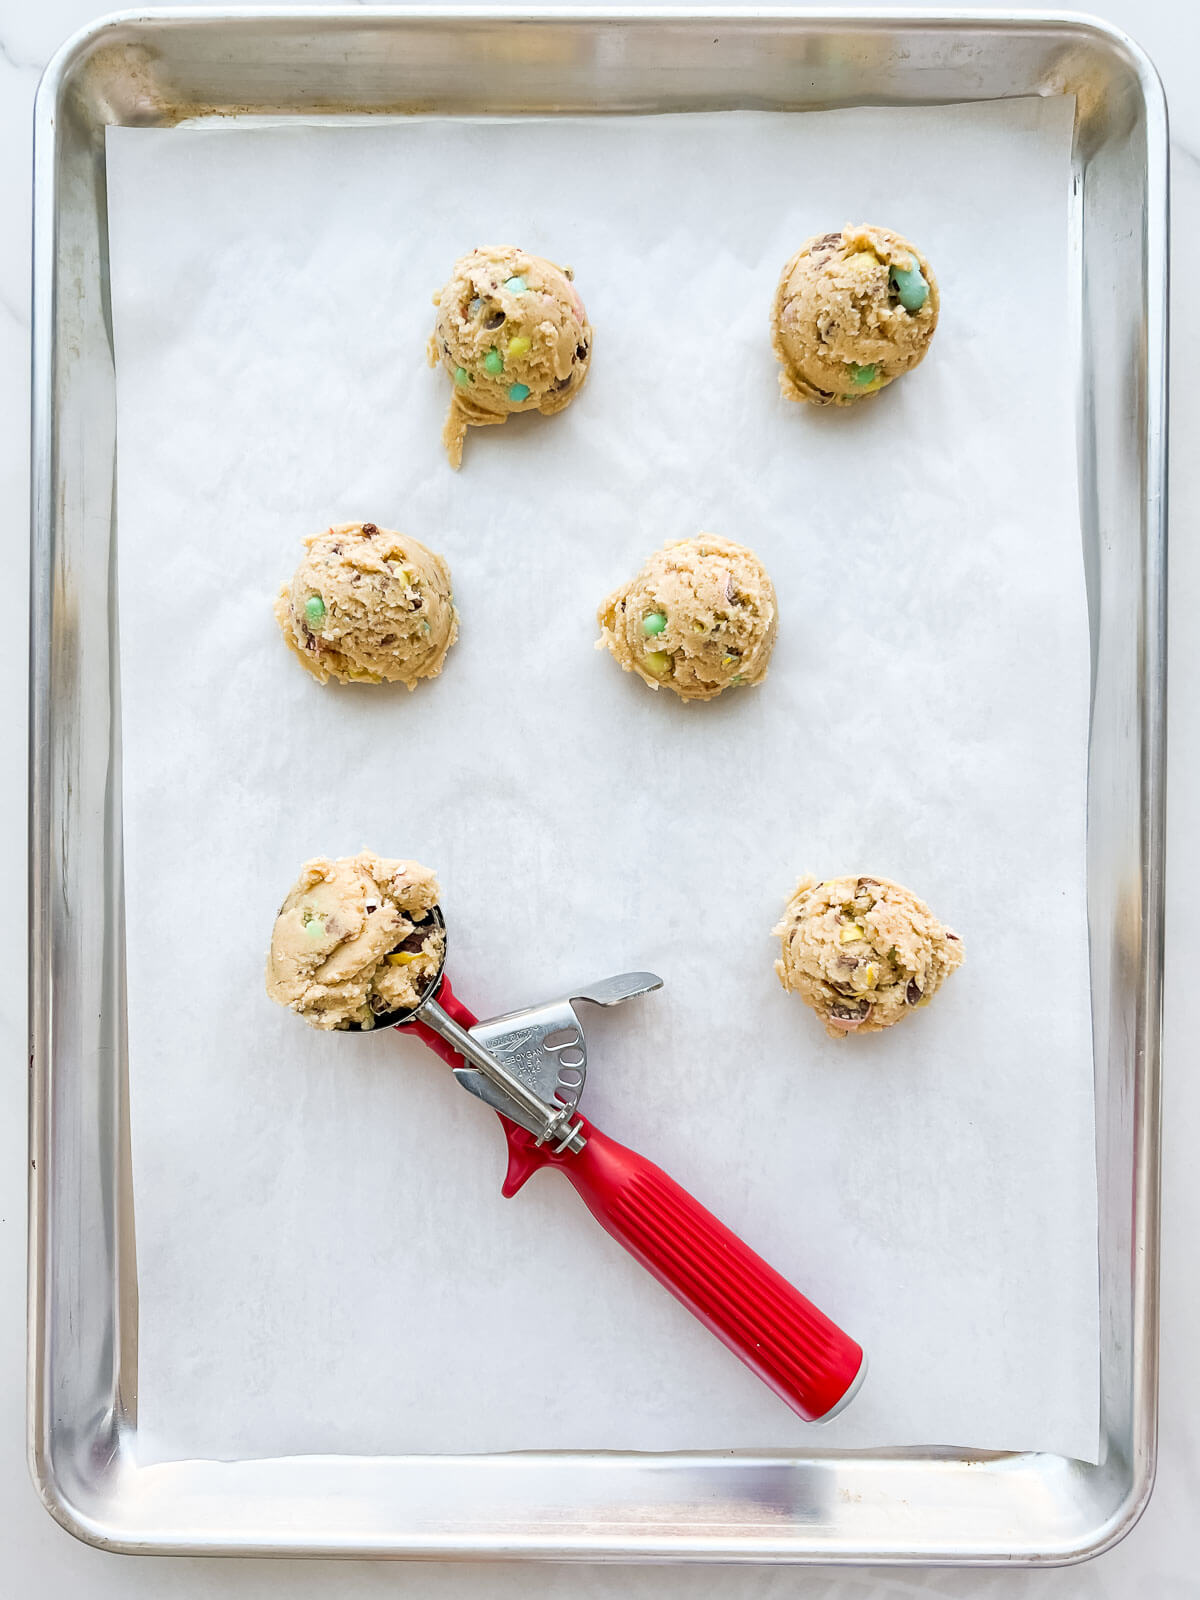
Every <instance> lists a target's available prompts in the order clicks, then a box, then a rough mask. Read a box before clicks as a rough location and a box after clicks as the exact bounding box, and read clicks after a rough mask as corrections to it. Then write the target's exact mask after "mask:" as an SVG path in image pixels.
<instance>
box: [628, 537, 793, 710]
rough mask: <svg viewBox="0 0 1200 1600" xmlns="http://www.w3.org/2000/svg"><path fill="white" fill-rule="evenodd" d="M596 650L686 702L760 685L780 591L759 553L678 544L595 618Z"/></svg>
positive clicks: (709, 542) (725, 545) (703, 540)
mask: <svg viewBox="0 0 1200 1600" xmlns="http://www.w3.org/2000/svg"><path fill="white" fill-rule="evenodd" d="M596 620H597V621H598V622H599V624H600V628H601V634H600V638H599V640H598V641H597V649H605V648H606V649H608V650H610V651H611V652H612V654H613V655H614V656H615V657H616V659H617V660H618V661H619V662H620V663H621V665H622V667H624V669H625V671H626V672H636V673H637V675H638V676H639V677H640V678H641V679H642V680H643V682H645V683H648V684H649V685H650V687H651V688H652V689H660V688H662V687H663V686H664V685H665V687H666V688H668V689H673V690H674V691H675V693H676V694H677V695H679V697H680V699H682V700H713V699H715V698H716V696H717V695H719V694H720V693H721V692H722V690H724V689H728V688H732V687H738V688H740V687H741V686H743V685H746V684H753V683H761V682H762V681H763V679H764V678H765V677H766V675H767V663H768V661H769V660H770V659H771V651H772V649H773V647H774V644H775V628H776V607H775V590H774V588H773V587H772V584H771V580H770V578H769V577H768V576H767V573H766V569H765V568H764V567H763V564H762V562H761V561H760V560H759V559H758V557H757V556H756V555H755V554H754V551H753V550H747V548H746V546H745V545H743V544H735V543H734V542H733V540H732V539H721V538H718V537H717V535H716V534H713V533H701V534H697V536H696V537H695V538H694V539H674V540H672V541H671V542H670V543H669V544H666V545H664V546H663V548H662V549H661V550H656V551H655V553H654V554H653V555H652V556H651V557H650V559H649V561H647V562H646V565H645V566H644V567H643V568H642V570H641V571H640V572H639V573H638V574H637V576H636V577H635V578H634V579H633V580H632V581H631V582H630V583H627V584H625V585H624V586H623V587H622V588H620V589H617V590H616V591H615V592H614V593H613V594H610V595H609V597H608V599H607V600H606V601H605V602H604V604H603V605H602V606H601V607H600V609H599V611H597V613H596Z"/></svg>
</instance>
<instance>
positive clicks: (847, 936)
mask: <svg viewBox="0 0 1200 1600" xmlns="http://www.w3.org/2000/svg"><path fill="white" fill-rule="evenodd" d="M866 937H867V930H866V929H865V928H864V927H863V926H862V925H861V923H858V922H843V923H842V930H841V932H840V933H839V934H838V938H839V939H840V940H841V941H842V943H843V944H851V943H852V942H853V941H854V940H855V939H865V938H866Z"/></svg>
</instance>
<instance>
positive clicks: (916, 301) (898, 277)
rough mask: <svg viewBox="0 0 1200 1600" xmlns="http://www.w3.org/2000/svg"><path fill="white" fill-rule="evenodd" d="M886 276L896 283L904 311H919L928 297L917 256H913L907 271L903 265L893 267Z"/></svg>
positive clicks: (927, 288) (926, 285)
mask: <svg viewBox="0 0 1200 1600" xmlns="http://www.w3.org/2000/svg"><path fill="white" fill-rule="evenodd" d="M888 276H889V277H890V278H891V280H892V282H893V283H894V284H895V285H896V293H897V294H898V295H899V296H900V304H901V305H902V306H903V307H904V309H905V311H920V309H921V307H922V306H923V305H924V304H925V302H926V300H928V299H929V285H928V284H927V283H926V282H925V276H924V274H923V273H922V271H921V269H920V267H919V266H918V265H917V258H916V257H915V256H914V257H913V264H912V266H911V267H910V268H909V270H908V271H907V272H906V271H905V269H904V268H903V267H893V268H892V269H891V271H890V273H889V274H888Z"/></svg>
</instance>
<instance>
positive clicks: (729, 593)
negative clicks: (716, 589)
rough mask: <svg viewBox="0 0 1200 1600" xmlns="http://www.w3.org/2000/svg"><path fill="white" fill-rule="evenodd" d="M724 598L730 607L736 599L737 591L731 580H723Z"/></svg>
mask: <svg viewBox="0 0 1200 1600" xmlns="http://www.w3.org/2000/svg"><path fill="white" fill-rule="evenodd" d="M725 598H726V600H728V601H729V603H730V605H732V604H733V602H734V601H735V600H736V599H737V590H736V589H735V588H734V586H733V579H732V578H726V579H725Z"/></svg>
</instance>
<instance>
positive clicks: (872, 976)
mask: <svg viewBox="0 0 1200 1600" xmlns="http://www.w3.org/2000/svg"><path fill="white" fill-rule="evenodd" d="M878 976H879V968H878V967H868V968H867V971H866V979H867V988H868V989H873V988H874V987H875V980H876V978H878Z"/></svg>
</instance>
